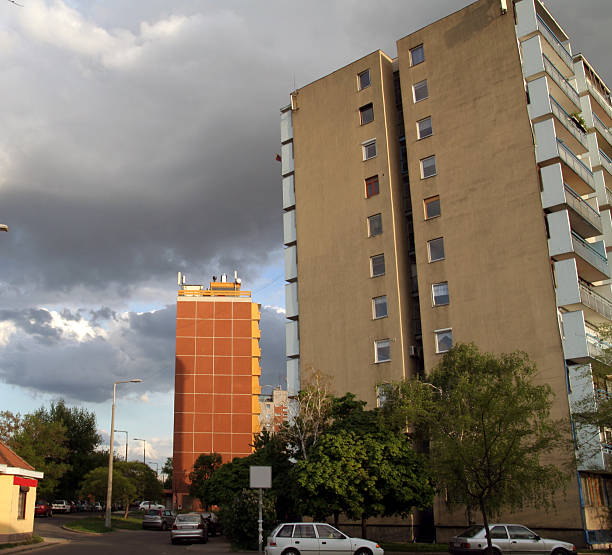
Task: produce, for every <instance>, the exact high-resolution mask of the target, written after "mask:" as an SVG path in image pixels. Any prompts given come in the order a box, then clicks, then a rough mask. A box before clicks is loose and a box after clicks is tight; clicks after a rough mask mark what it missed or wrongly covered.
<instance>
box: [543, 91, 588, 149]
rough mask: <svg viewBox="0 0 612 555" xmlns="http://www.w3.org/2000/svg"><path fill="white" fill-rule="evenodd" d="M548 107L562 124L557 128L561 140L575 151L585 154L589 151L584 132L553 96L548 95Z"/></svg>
mask: <svg viewBox="0 0 612 555" xmlns="http://www.w3.org/2000/svg"><path fill="white" fill-rule="evenodd" d="M550 108H551V111H552V113H553V114H554V116H555V117H556V118H557V120H558V121H559V122H560V123H561V125H562V126H563V127H562V128H560V129H558V130H557V133H558V135H559V137H560V138H561V140H563V142H564V143H567V145H568V146H569V147H570V148H571V149H572V150H573V151H574V152H576V153H578V154H585V153H586V152H588V151H589V145H588V143H587V138H586V132H585V131H583V130H582V129H580V128H579V127H578V125H577V123H576V122H575V121H574V118H572V116H571V115H570V114H569V113H568V112H567V111H566V110H565V109H564V108H563V106H561V104H559V103H558V102H557V101H556V100H555V99H554V97H552V96H551V97H550ZM555 129H556V127H555Z"/></svg>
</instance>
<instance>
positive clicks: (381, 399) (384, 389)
mask: <svg viewBox="0 0 612 555" xmlns="http://www.w3.org/2000/svg"><path fill="white" fill-rule="evenodd" d="M390 393H391V384H390V383H383V384H380V385H379V386H378V387H377V388H376V406H377V407H382V406H383V405H384V404H385V403H386V402H387V399H388V398H389V394H390Z"/></svg>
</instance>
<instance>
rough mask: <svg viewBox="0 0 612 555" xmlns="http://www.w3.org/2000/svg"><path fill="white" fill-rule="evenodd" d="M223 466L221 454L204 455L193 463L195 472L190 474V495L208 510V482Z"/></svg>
mask: <svg viewBox="0 0 612 555" xmlns="http://www.w3.org/2000/svg"><path fill="white" fill-rule="evenodd" d="M221 464H222V459H221V455H219V453H208V454H204V453H202V454H201V455H200V456H199V457H198V458H197V459H196V460H195V462H194V463H193V471H192V472H190V473H189V480H190V482H191V483H190V485H189V495H191V496H192V497H196V498H197V499H199V500H200V503H202V505H203V506H204V507H206V508H208V506H209V505H210V503H208V502H207V500H206V487H205V486H206V482H207V481H208V480H209V479H210V477H211V476H212V475H213V472H215V470H217V469H218V468H219V467H220V466H221Z"/></svg>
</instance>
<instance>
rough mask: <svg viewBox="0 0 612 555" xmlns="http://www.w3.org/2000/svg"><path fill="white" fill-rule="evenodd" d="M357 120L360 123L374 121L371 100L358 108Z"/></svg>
mask: <svg viewBox="0 0 612 555" xmlns="http://www.w3.org/2000/svg"><path fill="white" fill-rule="evenodd" d="M359 121H360V122H361V125H365V124H366V123H370V122H371V121H374V106H373V105H372V103H371V102H370V104H366V105H365V106H362V107H361V108H359Z"/></svg>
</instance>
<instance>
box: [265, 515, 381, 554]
mask: <svg viewBox="0 0 612 555" xmlns="http://www.w3.org/2000/svg"><path fill="white" fill-rule="evenodd" d="M300 553H303V554H304V555H311V554H312V553H320V554H321V555H323V554H328V555H340V554H343V553H346V554H347V555H348V554H349V553H355V554H358V555H383V554H384V550H383V549H382V547H380V546H379V545H378V544H377V543H376V542H371V541H369V540H362V539H361V538H351V537H349V536H347V535H346V534H343V533H342V532H340V530H337V529H336V528H334V527H333V526H330V525H329V524H326V523H324V522H293V523H286V524H279V525H278V526H277V527H276V528H275V529H274V530H273V531H272V533H271V534H270V535H269V536H268V540H267V542H266V555H281V554H282V555H299V554H300Z"/></svg>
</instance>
